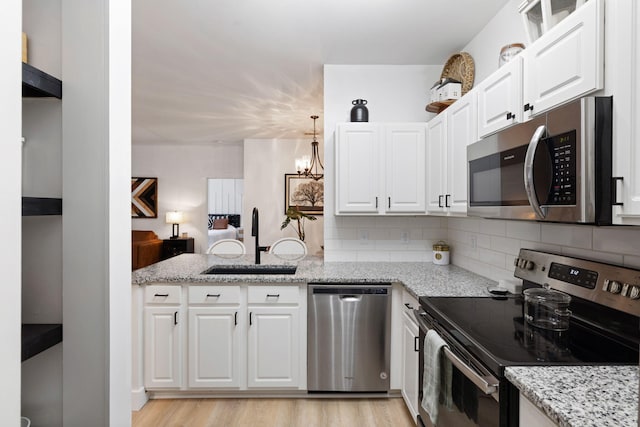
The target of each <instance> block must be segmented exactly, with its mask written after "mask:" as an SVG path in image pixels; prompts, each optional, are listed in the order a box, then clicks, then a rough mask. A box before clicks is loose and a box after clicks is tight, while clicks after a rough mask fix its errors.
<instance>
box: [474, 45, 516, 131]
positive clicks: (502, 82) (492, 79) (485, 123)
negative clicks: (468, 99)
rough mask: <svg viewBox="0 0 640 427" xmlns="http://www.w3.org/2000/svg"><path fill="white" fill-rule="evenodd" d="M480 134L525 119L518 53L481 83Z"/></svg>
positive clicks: (479, 93) (497, 129)
mask: <svg viewBox="0 0 640 427" xmlns="http://www.w3.org/2000/svg"><path fill="white" fill-rule="evenodd" d="M477 91H478V136H479V137H480V138H484V137H485V136H487V135H490V134H492V133H495V132H497V131H499V130H501V129H504V128H506V127H508V126H511V125H512V124H514V123H518V122H521V121H522V58H521V55H520V56H516V57H515V58H513V59H512V60H511V61H510V62H508V63H506V64H505V65H503V66H502V67H501V68H499V69H498V70H497V71H496V72H494V73H493V74H492V75H490V76H489V77H487V78H486V79H485V80H484V81H483V82H482V83H481V84H480V86H478V89H477Z"/></svg>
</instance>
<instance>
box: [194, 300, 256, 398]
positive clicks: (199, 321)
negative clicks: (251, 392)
mask: <svg viewBox="0 0 640 427" xmlns="http://www.w3.org/2000/svg"><path fill="white" fill-rule="evenodd" d="M241 320H242V319H241V318H240V313H239V309H238V308H228V307H190V308H189V369H188V371H189V387H191V388H216V387H240V363H242V360H243V359H242V358H241V357H240V340H241V330H242V327H241V326H239V322H240V321H241Z"/></svg>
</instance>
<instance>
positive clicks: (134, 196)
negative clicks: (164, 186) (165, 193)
mask: <svg viewBox="0 0 640 427" xmlns="http://www.w3.org/2000/svg"><path fill="white" fill-rule="evenodd" d="M157 217H158V178H131V218H157Z"/></svg>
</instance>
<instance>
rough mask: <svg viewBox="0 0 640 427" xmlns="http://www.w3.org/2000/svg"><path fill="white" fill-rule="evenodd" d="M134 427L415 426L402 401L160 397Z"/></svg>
mask: <svg viewBox="0 0 640 427" xmlns="http://www.w3.org/2000/svg"><path fill="white" fill-rule="evenodd" d="M132 426H133V427H177V426H180V427H183V426H184V427H218V426H220V427H251V426H256V427H257V426H260V427H298V426H300V427H329V426H331V427H349V426H371V427H376V426H378V427H389V426H393V427H415V423H414V422H413V420H412V419H411V416H410V414H409V411H408V410H407V408H406V407H405V405H404V401H403V400H402V398H390V399H386V398H385V399H157V400H150V401H149V402H148V403H147V404H146V405H145V406H144V407H143V408H142V409H141V410H140V411H138V412H133V414H132Z"/></svg>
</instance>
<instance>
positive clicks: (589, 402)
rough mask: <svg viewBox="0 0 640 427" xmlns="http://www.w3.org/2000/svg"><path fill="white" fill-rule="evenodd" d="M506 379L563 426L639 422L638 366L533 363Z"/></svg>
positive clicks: (615, 426)
mask: <svg viewBox="0 0 640 427" xmlns="http://www.w3.org/2000/svg"><path fill="white" fill-rule="evenodd" d="M506 376H507V379H508V380H509V381H510V382H511V383H512V384H514V385H515V386H516V387H518V389H519V390H520V391H521V392H522V394H523V395H525V396H526V397H527V398H528V399H529V400H531V401H532V402H533V403H534V404H535V405H536V406H537V407H538V408H540V409H541V410H542V411H543V412H545V413H546V414H547V415H548V416H549V418H551V419H552V420H553V421H554V422H556V423H557V424H558V425H560V426H563V427H568V426H571V427H577V426H580V427H587V426H593V427H596V426H597V427H607V426H611V427H623V426H629V427H631V426H634V427H635V426H637V425H638V366H535V367H512V368H507V369H506Z"/></svg>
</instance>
